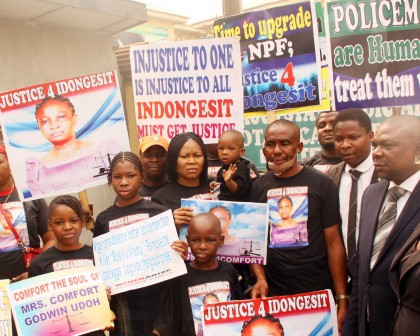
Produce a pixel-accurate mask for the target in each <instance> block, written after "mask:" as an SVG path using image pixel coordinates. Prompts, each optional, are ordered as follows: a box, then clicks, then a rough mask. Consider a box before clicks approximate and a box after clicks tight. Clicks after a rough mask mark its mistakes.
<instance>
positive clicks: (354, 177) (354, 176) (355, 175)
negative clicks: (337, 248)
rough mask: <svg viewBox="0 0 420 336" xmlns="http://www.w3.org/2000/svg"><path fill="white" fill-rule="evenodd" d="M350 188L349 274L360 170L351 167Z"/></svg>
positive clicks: (351, 265)
mask: <svg viewBox="0 0 420 336" xmlns="http://www.w3.org/2000/svg"><path fill="white" fill-rule="evenodd" d="M349 173H350V176H351V189H350V200H349V220H348V225H347V267H348V269H349V271H350V275H352V274H354V272H353V271H354V266H355V265H354V262H355V259H354V257H355V256H356V219H357V183H358V180H359V177H360V176H361V175H362V172H360V171H358V170H355V169H351V170H349Z"/></svg>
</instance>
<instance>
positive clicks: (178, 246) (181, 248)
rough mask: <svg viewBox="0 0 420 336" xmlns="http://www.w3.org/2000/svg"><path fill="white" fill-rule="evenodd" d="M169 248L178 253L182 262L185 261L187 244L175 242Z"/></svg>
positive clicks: (179, 241)
mask: <svg viewBox="0 0 420 336" xmlns="http://www.w3.org/2000/svg"><path fill="white" fill-rule="evenodd" d="M171 247H172V248H173V249H174V250H175V251H177V252H178V253H179V255H180V256H181V258H182V259H183V260H186V259H187V252H188V244H187V243H186V242H184V241H183V240H175V241H174V242H173V243H172V245H171Z"/></svg>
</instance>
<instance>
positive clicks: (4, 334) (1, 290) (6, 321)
mask: <svg viewBox="0 0 420 336" xmlns="http://www.w3.org/2000/svg"><path fill="white" fill-rule="evenodd" d="M9 283H10V280H9V279H7V280H0V335H1V336H9V335H12V313H11V309H10V302H9V298H8V297H7V286H9Z"/></svg>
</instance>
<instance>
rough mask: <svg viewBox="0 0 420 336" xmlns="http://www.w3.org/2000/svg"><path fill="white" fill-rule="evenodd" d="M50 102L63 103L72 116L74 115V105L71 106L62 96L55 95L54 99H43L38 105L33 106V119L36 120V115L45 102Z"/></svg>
mask: <svg viewBox="0 0 420 336" xmlns="http://www.w3.org/2000/svg"><path fill="white" fill-rule="evenodd" d="M51 100H55V101H58V102H61V103H65V104H66V105H67V106H68V107H69V108H70V110H71V112H72V113H73V114H75V113H76V111H75V109H74V105H73V104H72V102H71V101H70V99H68V98H65V97H63V96H62V95H56V96H54V97H45V98H44V99H43V100H42V101H41V102H40V103H39V104H37V105H36V106H35V118H36V114H37V113H38V111H39V109H41V108H42V107H43V106H44V105H45V104H46V103H47V102H49V101H51Z"/></svg>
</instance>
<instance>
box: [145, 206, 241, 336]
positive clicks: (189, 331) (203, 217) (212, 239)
mask: <svg viewBox="0 0 420 336" xmlns="http://www.w3.org/2000/svg"><path fill="white" fill-rule="evenodd" d="M187 241H188V245H189V246H190V248H191V252H192V254H193V255H194V258H195V259H194V260H192V261H191V263H189V264H187V271H188V273H187V274H185V275H182V276H180V277H178V278H174V279H172V280H170V281H169V282H168V286H166V288H165V292H164V296H163V300H162V304H161V307H160V309H159V310H158V315H157V317H156V321H155V323H154V328H155V329H154V331H153V334H154V335H158V336H177V335H178V336H191V335H197V336H202V335H203V328H202V321H201V307H202V305H203V303H208V302H210V298H212V301H211V302H217V301H230V300H240V299H243V298H244V297H243V294H242V290H241V287H240V285H239V279H238V273H237V272H236V270H235V268H234V267H233V266H232V265H231V264H229V263H226V262H223V261H220V260H217V259H216V253H217V249H218V248H219V247H221V246H222V245H223V236H222V229H221V225H220V221H219V219H218V218H217V217H216V216H215V215H212V214H209V213H201V214H198V215H195V216H194V217H193V219H192V220H191V222H190V225H189V226H188V235H187Z"/></svg>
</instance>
